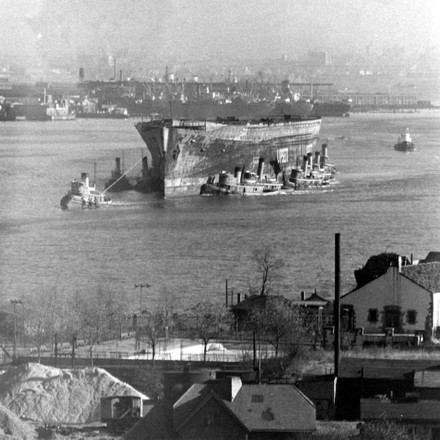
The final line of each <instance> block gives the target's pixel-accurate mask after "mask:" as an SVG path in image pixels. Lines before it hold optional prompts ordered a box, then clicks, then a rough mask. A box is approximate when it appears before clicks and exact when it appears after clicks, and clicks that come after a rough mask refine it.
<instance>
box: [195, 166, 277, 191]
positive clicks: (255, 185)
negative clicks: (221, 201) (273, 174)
mask: <svg viewBox="0 0 440 440" xmlns="http://www.w3.org/2000/svg"><path fill="white" fill-rule="evenodd" d="M282 188H283V183H282V182H279V181H277V180H276V179H274V178H267V176H266V177H265V178H263V179H262V178H261V176H259V175H257V174H256V173H251V172H249V171H246V172H244V173H243V176H242V169H241V167H236V168H235V172H234V174H231V173H227V172H226V171H222V172H221V173H220V174H219V175H218V178H217V179H216V177H209V178H208V181H207V182H206V183H205V184H204V185H202V187H201V188H200V194H201V195H229V194H231V195H243V196H255V195H258V196H261V195H267V194H277V193H280V191H281V190H282Z"/></svg>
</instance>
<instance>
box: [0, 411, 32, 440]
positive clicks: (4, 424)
mask: <svg viewBox="0 0 440 440" xmlns="http://www.w3.org/2000/svg"><path fill="white" fill-rule="evenodd" d="M36 437H37V434H36V432H35V430H34V428H33V427H32V426H30V425H28V424H27V423H26V422H24V421H22V420H20V419H19V418H18V417H17V416H16V415H15V414H14V413H13V412H12V411H10V410H9V409H7V408H5V407H4V406H3V405H0V438H1V439H2V440H3V439H4V440H6V439H10V440H15V439H17V440H33V439H35V438H36Z"/></svg>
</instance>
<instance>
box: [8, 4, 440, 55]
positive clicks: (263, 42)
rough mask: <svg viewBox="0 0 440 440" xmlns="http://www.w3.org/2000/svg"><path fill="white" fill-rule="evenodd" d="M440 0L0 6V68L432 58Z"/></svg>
mask: <svg viewBox="0 0 440 440" xmlns="http://www.w3.org/2000/svg"><path fill="white" fill-rule="evenodd" d="M439 23H440V0H0V28H1V32H0V59H1V60H3V62H4V61H5V58H6V59H7V58H8V57H9V58H11V59H14V58H16V57H20V58H22V59H28V60H31V59H34V57H36V58H37V59H41V58H42V57H43V58H44V57H48V56H53V57H58V58H62V57H65V58H67V59H72V57H75V56H77V55H78V54H82V55H91V56H96V55H97V54H98V53H99V51H100V50H101V51H102V50H104V51H106V52H107V53H109V54H112V55H114V56H116V57H118V56H119V57H120V56H126V55H131V54H136V53H141V54H142V55H144V56H145V57H147V58H149V59H153V58H155V57H157V58H160V59H161V60H166V59H167V58H168V57H169V58H174V59H176V58H180V59H181V60H185V59H191V60H194V59H197V58H201V59H206V58H207V57H210V56H212V57H215V56H217V55H218V56H220V57H240V58H254V59H255V58H256V59H258V58H267V57H279V56H282V55H283V54H286V55H288V56H291V57H296V56H299V55H302V54H304V53H307V51H308V50H322V49H326V48H332V49H333V50H334V51H335V52H336V53H339V52H348V51H352V50H357V51H359V53H362V54H364V53H365V48H366V46H367V45H369V44H371V50H372V51H373V53H374V52H376V53H380V52H381V51H382V48H383V47H390V46H404V47H405V48H406V49H407V52H411V51H412V50H419V49H420V48H422V47H424V46H427V45H429V46H437V47H438V48H440V24H439Z"/></svg>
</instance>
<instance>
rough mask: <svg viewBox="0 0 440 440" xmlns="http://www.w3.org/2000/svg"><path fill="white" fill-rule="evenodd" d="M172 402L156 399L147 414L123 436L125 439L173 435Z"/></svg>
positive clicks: (134, 439)
mask: <svg viewBox="0 0 440 440" xmlns="http://www.w3.org/2000/svg"><path fill="white" fill-rule="evenodd" d="M170 420H172V404H171V402H170V401H169V400H167V399H163V400H158V401H157V403H156V405H154V406H153V407H152V408H151V409H149V411H148V412H147V414H146V415H145V416H144V417H143V418H142V419H140V420H139V422H138V423H136V424H135V425H134V426H133V427H132V428H131V429H130V430H129V431H128V432H127V433H126V434H125V436H124V439H125V440H139V439H144V440H148V439H157V438H172V437H173V436H174V430H173V424H172V423H170Z"/></svg>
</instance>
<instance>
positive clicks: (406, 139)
mask: <svg viewBox="0 0 440 440" xmlns="http://www.w3.org/2000/svg"><path fill="white" fill-rule="evenodd" d="M394 149H395V150H397V151H404V152H406V151H415V150H416V147H415V145H414V143H413V141H412V138H411V135H410V133H409V129H408V128H407V129H406V130H405V133H402V134H401V135H400V136H399V138H398V139H397V144H396V145H394Z"/></svg>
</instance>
